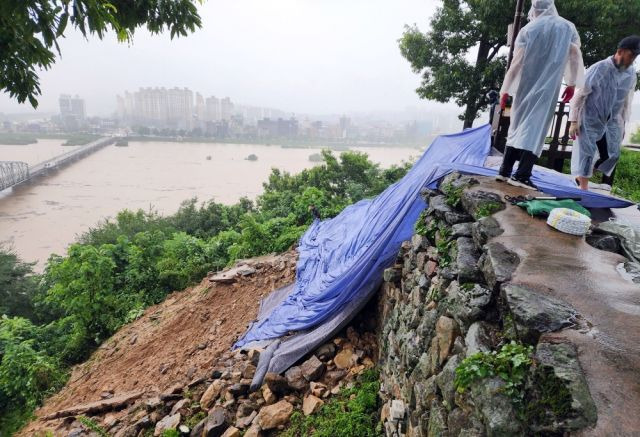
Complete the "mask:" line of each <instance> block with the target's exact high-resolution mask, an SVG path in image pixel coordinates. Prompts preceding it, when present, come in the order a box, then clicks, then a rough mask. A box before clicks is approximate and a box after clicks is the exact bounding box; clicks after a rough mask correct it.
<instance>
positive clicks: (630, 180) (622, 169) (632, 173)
mask: <svg viewBox="0 0 640 437" xmlns="http://www.w3.org/2000/svg"><path fill="white" fill-rule="evenodd" d="M611 192H612V193H613V194H615V195H616V196H620V197H624V198H626V199H629V200H631V201H633V202H640V152H633V151H631V150H627V149H622V155H621V156H620V160H619V161H618V167H617V170H616V176H615V178H614V180H613V189H612V190H611Z"/></svg>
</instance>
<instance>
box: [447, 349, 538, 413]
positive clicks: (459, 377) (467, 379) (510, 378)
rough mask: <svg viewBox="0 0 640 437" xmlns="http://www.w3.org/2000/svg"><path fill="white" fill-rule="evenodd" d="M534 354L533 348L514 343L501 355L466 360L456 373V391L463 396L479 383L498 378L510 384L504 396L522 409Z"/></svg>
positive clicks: (481, 353)
mask: <svg viewBox="0 0 640 437" xmlns="http://www.w3.org/2000/svg"><path fill="white" fill-rule="evenodd" d="M532 353H533V347H532V346H524V345H521V344H518V343H516V342H514V341H512V342H511V343H508V344H505V345H504V346H502V348H501V349H500V351H499V352H496V351H493V352H491V353H486V352H478V353H477V354H474V355H472V356H470V357H468V358H465V359H464V361H462V363H461V364H460V366H458V368H457V369H456V378H455V385H456V389H457V390H458V392H460V393H463V392H464V391H465V390H466V389H467V388H469V387H470V386H471V384H473V383H474V382H476V381H478V380H481V379H484V378H488V377H495V376H498V377H500V378H501V379H502V380H503V381H504V382H505V384H506V385H505V386H504V393H505V394H506V395H507V396H509V397H510V398H511V400H512V401H513V403H514V404H515V405H516V406H521V405H522V403H523V399H524V394H525V390H524V389H525V383H526V381H527V376H528V374H529V368H530V367H531V363H532V360H531V354H532Z"/></svg>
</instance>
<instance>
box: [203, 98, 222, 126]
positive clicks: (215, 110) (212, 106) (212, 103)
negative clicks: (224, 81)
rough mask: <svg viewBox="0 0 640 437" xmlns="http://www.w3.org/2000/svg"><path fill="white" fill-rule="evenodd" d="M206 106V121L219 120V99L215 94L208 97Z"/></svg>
mask: <svg viewBox="0 0 640 437" xmlns="http://www.w3.org/2000/svg"><path fill="white" fill-rule="evenodd" d="M206 107H207V115H206V119H207V121H218V120H221V117H220V99H218V98H217V97H216V96H211V97H208V98H207V100H206Z"/></svg>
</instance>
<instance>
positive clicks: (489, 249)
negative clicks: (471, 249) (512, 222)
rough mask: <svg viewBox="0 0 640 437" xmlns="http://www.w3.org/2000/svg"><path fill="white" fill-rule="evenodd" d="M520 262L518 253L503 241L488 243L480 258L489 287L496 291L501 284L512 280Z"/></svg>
mask: <svg viewBox="0 0 640 437" xmlns="http://www.w3.org/2000/svg"><path fill="white" fill-rule="evenodd" d="M519 264H520V258H519V257H518V255H517V254H516V253H514V252H511V251H510V250H508V249H507V248H506V247H504V245H502V244H501V243H489V244H487V245H486V247H485V253H484V254H483V255H482V258H481V260H480V265H481V267H480V268H481V269H482V273H483V274H484V278H485V280H486V281H487V284H489V288H491V289H492V290H496V291H497V290H498V289H499V287H500V285H502V284H503V283H505V282H508V281H510V280H511V277H512V276H513V273H514V272H515V271H516V269H517V268H518V265H519Z"/></svg>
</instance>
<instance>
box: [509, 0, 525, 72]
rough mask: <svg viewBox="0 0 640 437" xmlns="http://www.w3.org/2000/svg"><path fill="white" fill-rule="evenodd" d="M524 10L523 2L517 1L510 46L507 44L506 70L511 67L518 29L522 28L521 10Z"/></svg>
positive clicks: (521, 0) (522, 0)
mask: <svg viewBox="0 0 640 437" xmlns="http://www.w3.org/2000/svg"><path fill="white" fill-rule="evenodd" d="M523 9H524V0H518V2H517V3H516V15H515V17H514V18H513V37H512V38H511V44H509V58H508V61H507V70H508V69H509V67H511V61H513V50H514V48H515V46H516V38H517V37H518V33H520V29H521V28H522V19H523V18H524V17H523V15H522V10H523Z"/></svg>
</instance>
